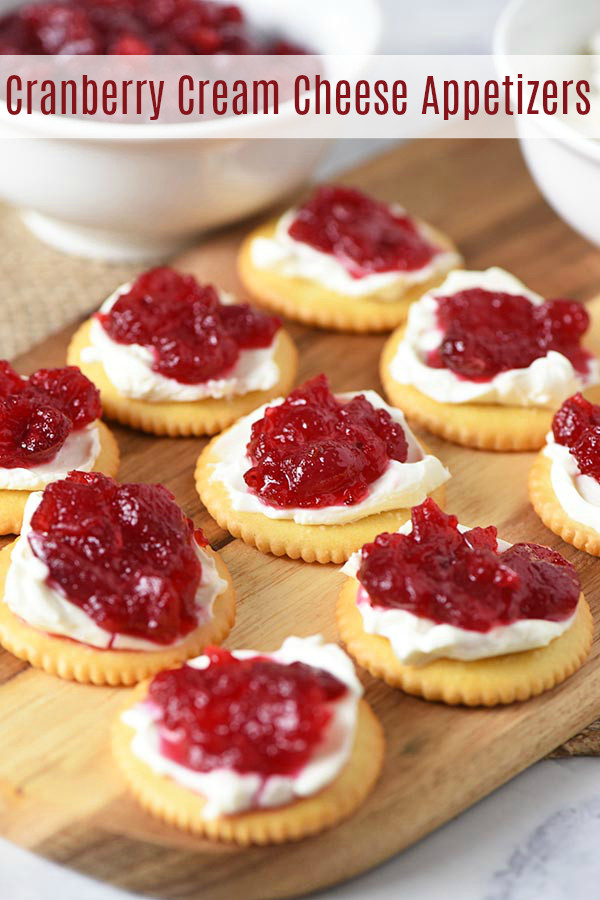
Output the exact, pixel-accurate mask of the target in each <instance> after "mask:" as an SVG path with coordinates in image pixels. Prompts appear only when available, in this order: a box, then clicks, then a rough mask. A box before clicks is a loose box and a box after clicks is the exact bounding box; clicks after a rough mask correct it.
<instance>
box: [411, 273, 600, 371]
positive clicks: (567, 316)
mask: <svg viewBox="0 0 600 900" xmlns="http://www.w3.org/2000/svg"><path fill="white" fill-rule="evenodd" d="M437 303H438V309H437V318H438V325H439V328H440V330H441V331H443V334H444V336H443V339H442V341H441V343H440V345H439V347H438V348H437V349H436V350H433V351H432V352H431V353H430V354H429V356H428V358H427V363H428V365H430V366H434V367H439V368H446V369H450V370H451V371H452V372H455V373H456V374H457V375H459V376H461V377H463V378H468V379H470V380H474V381H476V380H482V381H486V380H488V379H490V378H493V377H494V375H497V374H498V373H499V372H505V371H507V370H508V369H525V368H527V367H528V366H530V365H531V363H532V362H533V361H534V360H536V359H538V358H539V357H541V356H545V355H546V354H547V353H548V352H549V351H550V350H555V351H556V352H558V353H562V354H563V355H564V356H566V357H567V358H568V359H570V360H571V362H572V364H573V366H574V368H575V369H576V370H577V371H578V372H581V373H583V374H585V373H586V372H587V369H588V361H589V360H590V358H591V354H590V353H588V352H587V351H586V350H584V349H583V348H582V347H581V343H580V342H581V338H582V337H583V335H584V334H585V332H586V331H587V329H588V327H589V324H590V320H589V316H588V314H587V312H586V310H585V309H584V307H583V306H582V305H581V304H580V303H577V302H576V301H574V300H546V302H545V303H543V304H541V305H538V306H536V305H534V304H533V303H531V302H530V301H529V300H528V299H527V297H521V296H517V295H515V294H504V293H502V292H498V291H487V290H483V289H482V288H471V289H469V290H465V291H459V292H458V293H456V294H453V295H452V296H451V297H438V299H437Z"/></svg>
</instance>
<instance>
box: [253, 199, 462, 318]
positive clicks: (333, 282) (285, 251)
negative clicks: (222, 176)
mask: <svg viewBox="0 0 600 900" xmlns="http://www.w3.org/2000/svg"><path fill="white" fill-rule="evenodd" d="M393 208H394V211H395V212H397V213H399V214H403V213H404V210H403V209H402V208H401V207H397V206H395V207H393ZM296 213H297V210H296V209H291V210H288V212H286V213H284V214H283V215H282V216H281V218H280V219H279V221H278V222H277V227H276V229H275V234H274V235H273V237H270V238H266V237H257V238H254V240H253V241H252V245H251V249H250V253H251V258H252V263H253V265H254V266H256V268H257V269H277V271H278V272H279V273H280V274H281V275H283V276H285V277H286V278H304V279H306V280H308V281H315V282H317V283H318V284H321V285H323V287H326V288H329V290H332V291H335V292H336V293H338V294H345V295H346V296H350V297H363V296H366V295H368V294H376V293H377V292H379V291H387V290H388V289H389V288H390V287H392V286H394V285H397V286H398V288H401V287H403V286H406V287H408V286H410V285H414V284H422V283H424V282H426V281H428V280H429V279H430V278H433V277H434V276H435V275H438V274H442V273H444V272H447V271H448V270H449V269H452V268H453V267H454V266H459V265H460V264H461V258H460V256H459V255H458V253H456V252H454V251H453V250H441V249H440V251H439V252H438V253H436V255H435V256H434V257H433V258H432V259H431V261H430V262H429V263H427V265H425V266H422V267H421V268H420V269H414V270H411V271H401V270H397V271H391V272H372V273H370V274H369V275H364V276H363V277H362V278H353V277H352V275H350V273H349V272H348V270H347V269H346V268H345V267H344V266H343V265H342V264H341V263H340V262H339V261H338V260H337V259H336V258H335V256H333V255H331V254H329V253H323V252H322V251H321V250H317V249H316V248H315V247H312V246H311V245H310V244H305V243H304V242H303V241H297V240H295V239H294V238H293V237H291V235H290V233H289V228H290V225H291V224H292V222H293V221H294V219H295V217H296ZM419 229H420V231H421V233H422V234H423V236H424V237H425V238H426V239H427V240H429V241H430V242H431V243H432V244H434V245H436V244H437V241H436V238H435V235H433V234H432V232H431V230H430V229H429V228H428V227H427V226H426V225H424V224H421V225H419ZM377 299H380V300H381V301H382V302H386V301H394V300H397V299H398V297H397V295H395V294H390V293H388V294H387V295H386V294H383V295H382V296H381V297H378V298H377Z"/></svg>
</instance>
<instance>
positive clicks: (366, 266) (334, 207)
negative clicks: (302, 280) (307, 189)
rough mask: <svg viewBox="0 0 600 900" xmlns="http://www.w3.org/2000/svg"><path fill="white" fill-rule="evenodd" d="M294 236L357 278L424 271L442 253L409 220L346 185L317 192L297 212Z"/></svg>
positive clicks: (321, 189) (293, 224)
mask: <svg viewBox="0 0 600 900" xmlns="http://www.w3.org/2000/svg"><path fill="white" fill-rule="evenodd" d="M289 234H290V236H291V237H293V238H294V240H296V241H302V242H303V243H304V244H310V246H311V247H314V248H315V249H316V250H320V251H321V253H329V254H331V255H332V256H334V257H335V258H336V259H337V260H338V262H340V263H341V264H342V265H343V266H344V268H346V269H347V270H348V272H349V274H350V275H352V277H353V278H363V277H364V276H365V275H371V274H372V273H373V272H395V271H401V272H410V271H413V270H414V269H421V268H423V266H426V265H427V263H429V262H431V260H432V259H433V257H434V256H435V255H436V253H438V252H439V251H438V248H437V247H434V246H433V245H432V244H430V243H429V241H427V240H426V239H425V238H424V237H423V236H422V235H421V234H420V233H419V231H418V230H417V227H416V225H415V223H414V222H413V220H412V219H411V218H410V217H409V216H407V215H405V214H403V213H395V212H393V211H392V210H391V209H390V207H389V206H387V205H386V204H385V203H378V202H377V200H374V199H373V198H372V197H368V196H367V195H366V194H363V193H362V192H361V191H357V190H356V189H354V188H347V187H333V186H325V187H320V188H317V190H316V191H315V193H314V194H313V196H312V197H311V198H310V200H309V201H308V202H307V203H305V204H304V206H301V207H300V209H299V210H298V212H297V214H296V217H295V219H294V221H293V222H292V224H291V225H290V228H289Z"/></svg>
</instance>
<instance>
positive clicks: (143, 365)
mask: <svg viewBox="0 0 600 900" xmlns="http://www.w3.org/2000/svg"><path fill="white" fill-rule="evenodd" d="M130 287H131V283H129V284H124V285H121V287H119V288H117V290H116V291H115V292H114V293H113V294H111V296H110V297H109V298H108V299H107V300H105V301H104V303H103V304H102V306H101V307H100V312H108V311H109V310H110V309H111V308H112V306H113V305H114V304H115V303H116V301H117V300H118V298H119V297H120V296H121V294H124V293H127V291H128V290H129V289H130ZM220 299H221V302H223V303H231V302H232V298H231V297H230V296H229V295H227V294H225V293H224V292H221V293H220ZM278 343H279V334H278V333H277V334H275V337H274V338H273V341H272V342H271V344H270V345H269V346H268V347H264V348H259V349H257V350H241V351H240V354H239V357H238V360H237V362H236V364H235V366H234V367H233V369H231V371H230V372H228V373H227V375H226V376H225V377H222V378H211V379H209V380H208V381H203V382H200V383H199V384H182V383H181V382H179V381H176V380H175V379H174V378H167V377H166V376H165V375H161V374H160V373H159V372H155V371H154V370H153V369H152V365H153V363H154V355H153V353H152V351H151V350H149V349H148V348H147V347H143V346H142V345H141V344H121V343H119V342H118V341H113V339H112V338H111V337H110V335H109V334H108V333H107V332H106V331H105V329H104V327H103V326H102V324H101V323H100V321H99V320H98V319H97V318H93V319H92V323H91V326H90V346H89V347H84V349H83V350H82V352H81V359H82V361H83V362H88V363H95V362H98V363H101V364H102V366H103V368H104V371H105V373H106V377H107V378H108V380H109V381H110V382H111V384H112V385H113V386H114V387H115V388H116V389H117V391H118V392H119V394H121V395H122V396H123V397H130V398H131V399H133V400H144V401H146V402H147V403H168V402H179V403H187V402H192V401H196V400H205V399H207V398H209V397H212V398H214V399H221V398H223V397H233V396H238V395H240V394H248V393H250V392H251V391H267V390H270V389H271V388H272V387H273V385H275V384H277V380H278V378H279V368H278V366H277V363H276V362H275V356H276V353H277V348H278Z"/></svg>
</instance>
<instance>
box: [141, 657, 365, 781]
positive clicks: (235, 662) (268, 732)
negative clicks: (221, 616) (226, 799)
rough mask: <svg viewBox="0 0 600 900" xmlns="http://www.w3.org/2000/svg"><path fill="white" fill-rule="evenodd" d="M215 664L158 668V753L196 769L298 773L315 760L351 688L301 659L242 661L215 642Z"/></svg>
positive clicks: (154, 695) (153, 688)
mask: <svg viewBox="0 0 600 900" xmlns="http://www.w3.org/2000/svg"><path fill="white" fill-rule="evenodd" d="M206 653H207V655H208V656H209V658H210V665H209V666H208V667H207V668H205V669H196V668H194V667H193V666H189V665H184V666H182V667H181V668H180V669H172V670H168V671H165V672H160V674H159V675H156V676H155V677H154V678H153V679H152V682H151V683H150V688H149V691H148V698H149V700H150V702H151V703H152V704H153V705H155V706H156V707H158V709H159V710H160V719H159V729H160V732H161V752H162V753H163V755H165V756H167V757H168V758H169V759H172V760H173V761H174V762H177V763H179V764H180V765H183V766H187V767H188V768H190V769H194V770H196V771H198V772H210V771H212V770H213V769H221V768H227V769H234V770H235V771H237V772H241V773H248V772H253V773H258V774H260V775H262V776H264V777H268V776H269V775H294V774H296V773H297V772H299V771H300V770H301V769H302V768H303V767H304V766H305V765H306V763H307V762H308V761H309V760H310V757H311V756H312V754H313V752H314V750H315V749H316V748H317V747H318V745H319V744H320V743H321V742H322V741H323V739H324V734H325V730H326V728H327V725H328V724H329V722H330V721H331V715H332V709H331V704H332V702H334V701H336V700H338V699H340V698H341V697H343V696H344V695H345V694H346V692H347V688H346V686H345V685H344V684H343V683H342V682H341V681H338V679H337V678H335V677H334V676H333V675H331V674H329V673H328V672H325V671H322V670H321V669H316V668H313V667H312V666H308V665H305V664H304V663H301V662H294V663H291V664H289V665H284V664H282V663H279V662H276V661H275V660H273V659H269V658H267V657H261V656H257V657H253V658H251V659H244V660H241V659H237V658H236V657H235V656H233V655H232V654H231V653H230V652H229V651H228V650H224V649H222V648H217V647H210V648H208V649H207V651H206Z"/></svg>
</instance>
